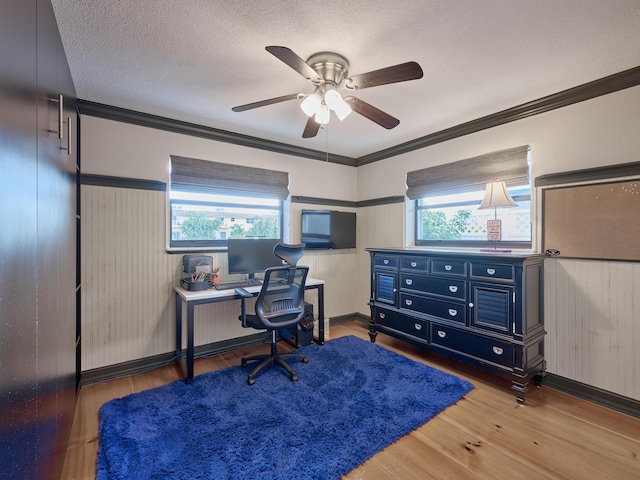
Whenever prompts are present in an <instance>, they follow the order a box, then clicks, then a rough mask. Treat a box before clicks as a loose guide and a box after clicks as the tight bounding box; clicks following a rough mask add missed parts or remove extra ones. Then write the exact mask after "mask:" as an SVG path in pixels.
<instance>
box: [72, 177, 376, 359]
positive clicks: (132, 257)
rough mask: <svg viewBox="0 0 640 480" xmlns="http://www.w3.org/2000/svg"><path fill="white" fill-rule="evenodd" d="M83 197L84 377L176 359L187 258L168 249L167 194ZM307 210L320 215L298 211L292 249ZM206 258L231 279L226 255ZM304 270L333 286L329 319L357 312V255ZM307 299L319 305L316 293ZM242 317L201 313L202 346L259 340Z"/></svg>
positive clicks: (233, 311)
mask: <svg viewBox="0 0 640 480" xmlns="http://www.w3.org/2000/svg"><path fill="white" fill-rule="evenodd" d="M81 195H82V199H81V201H82V209H83V214H82V221H83V224H82V238H81V242H82V249H83V261H82V271H81V276H82V288H83V290H82V291H83V295H82V307H81V308H82V332H83V336H82V369H83V371H87V370H92V369H95V368H100V367H105V366H110V365H115V364H118V363H122V362H127V361H131V360H138V359H142V358H145V357H150V356H154V355H160V354H165V353H167V352H171V351H173V349H174V348H175V344H174V342H175V325H174V322H175V320H174V319H175V300H174V299H175V294H174V290H173V289H174V286H175V285H177V283H178V281H179V279H180V277H181V273H182V254H169V253H167V251H166V249H165V245H166V231H165V228H166V227H165V225H166V193H165V192H160V191H153V190H139V189H135V188H118V187H110V186H97V185H82V190H81ZM303 207H304V208H313V207H312V206H308V205H307V206H305V205H302V204H294V205H293V206H292V213H291V218H292V219H294V220H292V226H291V228H292V232H297V239H295V238H294V239H293V240H292V241H299V235H300V233H299V232H300V225H299V223H300V210H301V209H302V208H303ZM294 235H296V234H294ZM193 253H197V252H193ZM203 254H204V255H211V256H212V257H213V265H214V266H219V267H220V269H221V272H222V273H223V276H224V275H225V272H227V270H228V269H227V254H226V252H222V253H211V252H206V253H203ZM303 262H304V263H305V264H306V265H309V267H310V275H311V276H314V277H317V278H322V279H325V280H326V282H327V283H326V285H325V317H333V316H341V315H348V314H352V313H354V312H355V311H356V309H357V305H358V301H357V299H356V298H355V297H354V295H353V281H354V280H353V279H354V277H355V272H356V253H355V249H353V250H333V251H317V252H307V253H306V254H305V256H304V260H303ZM367 298H368V297H365V299H364V300H363V301H364V302H365V303H366V300H367ZM306 299H307V301H309V302H311V303H314V304H315V305H317V292H316V291H312V292H309V294H308V295H307V297H306ZM360 303H362V302H360ZM239 310H240V304H239V301H237V302H220V303H217V304H207V305H202V306H198V307H197V308H196V309H195V319H194V320H195V330H196V339H195V344H196V346H198V345H205V344H208V343H214V342H219V341H223V340H228V339H232V338H237V337H242V336H245V335H251V334H253V333H255V332H254V330H252V329H244V328H242V326H241V324H240V322H239V321H238V314H239ZM317 313H318V311H317V307H316V315H317ZM185 342H186V339H185Z"/></svg>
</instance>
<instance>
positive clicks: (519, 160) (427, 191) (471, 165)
mask: <svg viewBox="0 0 640 480" xmlns="http://www.w3.org/2000/svg"><path fill="white" fill-rule="evenodd" d="M528 152H529V145H522V146H519V147H514V148H509V149H506V150H499V151H497V152H492V153H487V154H485V155H480V156H478V157H473V158H467V159H464V160H459V161H457V162H452V163H447V164H444V165H436V166H434V167H427V168H422V169H420V170H413V171H411V172H407V197H409V198H410V199H411V200H416V199H418V198H424V197H427V196H435V195H451V194H457V193H466V192H474V191H483V190H484V188H485V184H486V183H488V182H491V180H492V179H494V178H498V179H499V180H502V181H505V182H506V183H507V186H508V187H516V186H523V185H529V163H528Z"/></svg>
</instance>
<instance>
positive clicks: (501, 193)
mask: <svg viewBox="0 0 640 480" xmlns="http://www.w3.org/2000/svg"><path fill="white" fill-rule="evenodd" d="M517 206H518V204H517V203H516V202H514V201H513V198H511V195H509V191H508V190H507V184H506V183H504V182H500V181H497V180H494V181H493V182H490V183H487V187H486V190H485V192H484V198H483V199H482V203H481V204H480V206H479V207H478V209H479V210H481V209H483V208H495V207H517Z"/></svg>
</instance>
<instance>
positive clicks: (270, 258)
mask: <svg viewBox="0 0 640 480" xmlns="http://www.w3.org/2000/svg"><path fill="white" fill-rule="evenodd" d="M281 242H282V240H280V239H279V238H230V239H228V240H227V257H228V261H229V274H237V273H247V274H249V277H253V276H254V274H255V273H261V272H264V271H265V270H266V269H267V268H269V267H277V266H280V265H282V260H280V259H279V258H278V257H276V255H275V253H273V248H274V247H275V246H276V245H277V244H278V243H281Z"/></svg>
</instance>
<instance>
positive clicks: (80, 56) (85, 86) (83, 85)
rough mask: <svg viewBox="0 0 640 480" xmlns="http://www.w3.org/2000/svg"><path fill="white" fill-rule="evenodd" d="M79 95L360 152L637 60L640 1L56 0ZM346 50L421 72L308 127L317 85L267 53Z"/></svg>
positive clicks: (357, 60) (371, 61)
mask: <svg viewBox="0 0 640 480" xmlns="http://www.w3.org/2000/svg"><path fill="white" fill-rule="evenodd" d="M52 4H53V6H54V10H55V13H56V17H57V20H58V25H59V28H60V32H61V35H62V41H63V44H64V48H65V51H66V54H67V57H68V60H69V64H70V68H71V74H72V76H73V80H74V83H75V86H76V91H77V94H78V97H79V98H81V99H83V100H88V101H92V102H97V103H102V104H106V105H111V106H116V107H121V108H126V109H130V110H135V111H139V112H144V113H150V114H154V115H159V116H163V117H168V118H172V119H176V120H181V121H185V122H190V123H195V124H198V125H203V126H207V127H213V128H216V129H222V130H228V131H231V132H236V133H241V134H245V135H251V136H254V137H259V138H264V139H268V140H273V141H277V142H283V143H286V144H291V145H296V146H301V147H306V148H311V149H314V150H320V151H325V149H328V151H329V152H331V153H332V154H337V155H344V156H348V157H352V158H358V157H361V156H364V155H368V154H371V153H373V152H377V151H379V150H383V149H386V148H390V147H393V146H395V145H398V144H400V143H403V142H408V141H411V140H414V139H416V138H420V137H423V136H426V135H429V134H432V133H434V132H437V131H440V130H443V129H445V128H449V127H452V126H455V125H459V124H461V123H463V122H467V121H470V120H474V119H477V118H480V117H483V116H485V115H489V114H492V113H495V112H498V111H501V110H504V109H507V108H510V107H514V106H516V105H520V104H522V103H525V102H529V101H532V100H536V99H538V98H541V97H544V96H547V95H550V94H553V93H557V92H560V91H562V90H565V89H568V88H572V87H575V86H578V85H581V84H583V83H587V82H590V81H592V80H596V79H599V78H602V77H605V76H607V75H611V74H614V73H618V72H621V71H623V70H627V69H629V68H633V67H637V66H639V65H640V0H608V1H603V0H455V1H449V0H438V1H436V0H413V1H405V0H389V1H388V0H383V1H380V0H351V1H349V2H331V1H324V2H308V1H285V0H262V1H246V0H245V1H239V0H130V1H124V0H52ZM267 45H282V46H287V47H289V48H291V49H292V50H293V51H294V52H295V53H297V54H298V55H299V56H300V57H302V58H303V59H306V58H308V57H309V56H310V55H312V54H313V53H316V52H319V51H334V52H337V53H340V54H341V55H343V56H345V57H347V59H348V60H349V62H350V74H359V73H364V72H368V71H371V70H376V69H379V68H383V67H387V66H390V65H395V64H398V63H403V62H407V61H411V60H413V61H416V62H418V63H419V64H420V65H421V66H422V69H423V71H424V77H423V78H422V79H420V80H413V81H409V82H404V83H396V84H391V85H384V86H378V87H374V88H370V89H366V90H363V91H361V92H358V93H357V95H356V96H358V97H359V98H361V99H362V100H364V101H366V102H368V103H370V104H373V105H375V106H376V107H378V108H380V109H381V110H384V111H385V112H387V113H389V114H391V115H393V116H394V117H396V118H398V119H399V120H400V125H399V126H398V127H396V128H395V129H392V130H385V129H384V128H382V127H380V126H378V125H377V124H375V123H373V122H371V121H369V120H367V119H365V118H364V117H362V116H359V115H357V114H352V115H350V116H349V117H347V118H346V119H345V120H344V121H343V122H340V121H339V120H338V119H337V118H336V117H333V118H332V119H331V122H330V124H329V125H328V128H325V129H323V130H321V131H320V133H319V134H318V136H317V137H315V138H312V139H303V138H302V137H301V135H302V131H303V129H304V126H305V122H306V119H307V117H306V116H305V115H304V113H303V112H302V111H301V110H300V108H299V106H298V105H297V104H298V101H297V100H292V101H288V102H284V103H280V104H276V105H270V106H267V107H263V108H259V109H254V110H249V111H245V112H241V113H235V112H232V111H231V108H232V107H234V106H236V105H241V104H245V103H250V102H254V101H259V100H264V99H267V98H272V97H278V96H281V95H286V94H290V93H298V92H302V93H310V92H312V91H313V88H312V85H311V83H309V82H308V81H306V80H305V79H304V78H302V77H301V76H300V75H299V74H298V73H296V72H295V71H294V70H292V69H291V68H289V67H288V66H287V65H285V64H284V63H282V62H281V61H280V60H278V59H277V58H276V57H274V56H272V55H271V54H269V53H268V52H267V51H266V50H265V46H267Z"/></svg>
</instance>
